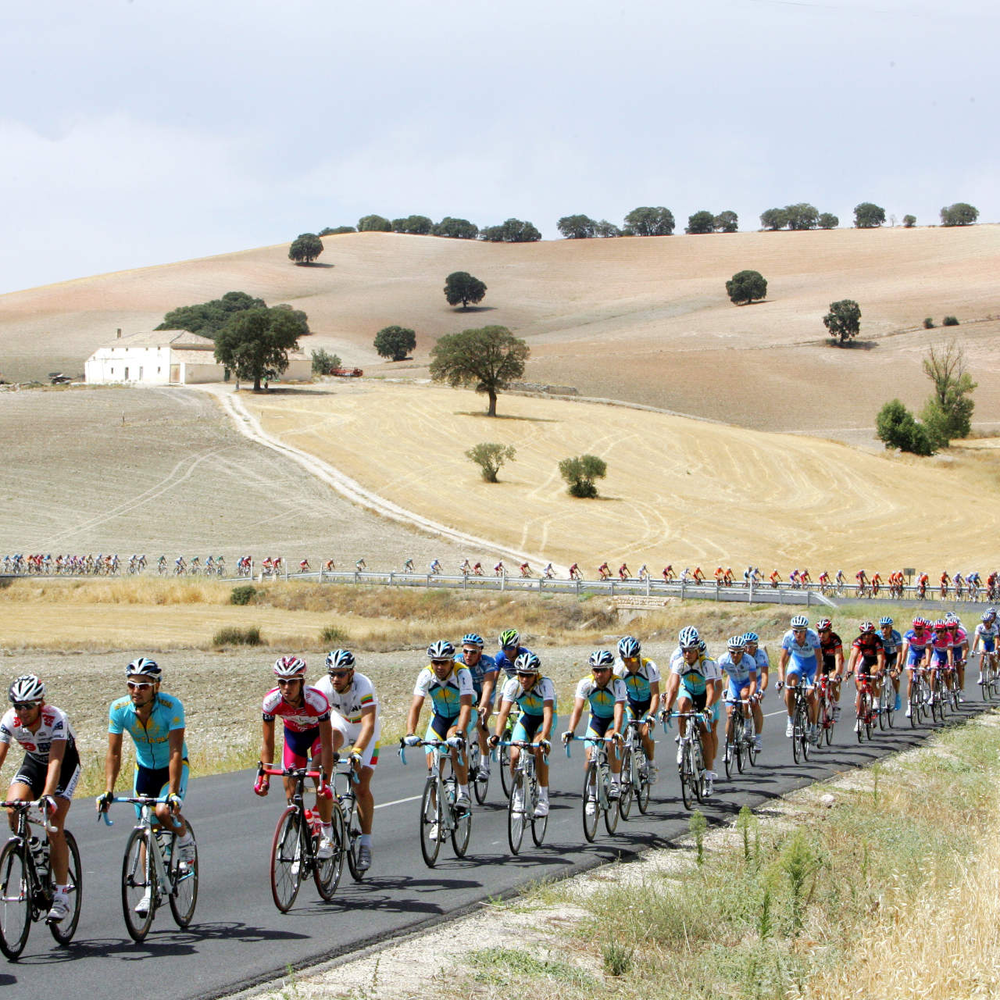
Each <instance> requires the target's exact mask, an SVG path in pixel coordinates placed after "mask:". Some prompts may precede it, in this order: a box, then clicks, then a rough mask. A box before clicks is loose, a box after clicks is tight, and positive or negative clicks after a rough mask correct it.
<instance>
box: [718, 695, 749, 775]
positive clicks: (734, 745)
mask: <svg viewBox="0 0 1000 1000" xmlns="http://www.w3.org/2000/svg"><path fill="white" fill-rule="evenodd" d="M726 704H727V705H730V706H732V714H731V715H730V716H729V720H728V724H727V725H726V746H725V750H724V753H723V757H724V761H723V763H725V765H726V777H727V778H731V777H732V776H733V765H734V764H735V765H736V770H737V771H738V772H739V773H740V774H742V773H743V766H744V765H743V762H744V760H747V761H749V762H750V763H754V762H755V761H756V759H757V745H756V744H755V743H754V738H753V721H752V719H753V716H750V719H751V722H750V729H749V732H748V731H747V715H746V711H747V709H746V708H745V707H744V706H749V704H750V701H749V699H745V698H735V699H730V698H727V699H726Z"/></svg>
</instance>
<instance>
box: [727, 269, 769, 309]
mask: <svg viewBox="0 0 1000 1000" xmlns="http://www.w3.org/2000/svg"><path fill="white" fill-rule="evenodd" d="M726 292H727V293H728V294H729V298H730V300H731V301H732V302H733V303H734V304H735V305H738V306H739V305H743V304H744V303H745V302H753V301H754V299H763V298H765V297H766V296H767V279H766V278H765V277H764V275H762V274H761V273H760V271H737V272H736V273H735V274H734V275H733V276H732V277H731V278H730V279H729V280H728V281H727V282H726Z"/></svg>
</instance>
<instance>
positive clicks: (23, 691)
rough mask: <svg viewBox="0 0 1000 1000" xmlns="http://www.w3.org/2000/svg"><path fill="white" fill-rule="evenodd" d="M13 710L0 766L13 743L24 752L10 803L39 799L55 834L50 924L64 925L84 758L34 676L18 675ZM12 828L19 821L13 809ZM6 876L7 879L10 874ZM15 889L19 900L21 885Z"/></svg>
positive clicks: (10, 695) (11, 691)
mask: <svg viewBox="0 0 1000 1000" xmlns="http://www.w3.org/2000/svg"><path fill="white" fill-rule="evenodd" d="M7 699H8V700H9V701H10V703H11V707H10V708H9V709H7V711H6V712H5V713H4V715H3V718H0V767H3V763H4V761H5V760H6V758H7V752H8V751H9V750H10V744H11V740H16V741H17V742H18V743H20V744H21V746H22V747H23V748H24V760H23V761H22V762H21V766H20V767H19V768H18V769H17V773H16V774H15V775H14V777H13V779H12V780H11V783H10V788H9V789H8V790H7V799H8V800H9V801H14V800H18V801H22V802H31V801H36V800H37V801H38V802H39V804H40V805H41V807H42V808H43V810H44V812H45V815H46V820H47V822H48V825H49V826H51V827H53V829H51V830H50V831H49V835H48V836H49V861H50V864H51V865H52V874H53V876H54V877H55V892H53V894H52V906H51V908H50V909H49V912H48V914H47V915H46V917H45V920H46V922H47V923H50V924H58V923H59V922H60V921H62V920H64V919H65V918H66V917H67V916H68V915H69V848H68V847H67V846H66V835H65V834H64V833H63V828H64V827H65V825H66V814H67V813H68V812H69V807H70V804H71V802H72V799H73V792H74V791H75V789H76V783H77V782H78V781H79V780H80V755H79V753H78V752H77V749H76V734H75V733H74V732H73V727H72V726H71V725H70V722H69V719H67V718H66V713H65V712H63V711H62V710H61V709H58V708H56V706H55V705H47V704H46V703H45V685H44V684H43V683H42V681H41V680H39V678H38V677H36V676H35V675H34V674H22V675H21V676H20V677H16V678H15V679H14V681H13V682H12V683H11V685H10V687H9V688H8V689H7ZM8 821H9V823H10V828H11V829H12V830H13V829H15V828H16V824H17V819H16V816H15V813H14V810H13V809H10V810H9V816H8ZM5 878H6V876H5ZM10 891H12V892H13V894H14V895H15V896H16V895H17V892H18V888H17V886H11V887H10Z"/></svg>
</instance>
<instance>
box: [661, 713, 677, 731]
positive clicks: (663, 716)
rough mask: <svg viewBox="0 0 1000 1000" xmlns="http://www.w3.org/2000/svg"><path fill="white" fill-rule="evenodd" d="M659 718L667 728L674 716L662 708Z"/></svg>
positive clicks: (672, 722) (671, 723)
mask: <svg viewBox="0 0 1000 1000" xmlns="http://www.w3.org/2000/svg"><path fill="white" fill-rule="evenodd" d="M660 718H661V719H662V720H663V725H664V726H666V727H667V729H669V728H670V727H671V726H672V725H673V724H674V717H673V716H672V715H671V714H670V712H669V711H668V710H667V709H664V710H663V712H662V713H661V714H660Z"/></svg>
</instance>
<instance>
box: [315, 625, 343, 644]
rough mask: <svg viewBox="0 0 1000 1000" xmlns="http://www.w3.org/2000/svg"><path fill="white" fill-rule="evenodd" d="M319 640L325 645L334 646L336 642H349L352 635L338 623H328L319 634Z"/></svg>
mask: <svg viewBox="0 0 1000 1000" xmlns="http://www.w3.org/2000/svg"><path fill="white" fill-rule="evenodd" d="M319 641H320V642H321V643H322V644H323V645H324V646H333V645H334V644H336V643H342V642H349V641H350V636H348V634H347V633H346V632H345V631H344V630H343V629H342V628H338V627H337V626H336V625H327V626H326V628H324V629H323V631H322V632H320V634H319Z"/></svg>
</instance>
